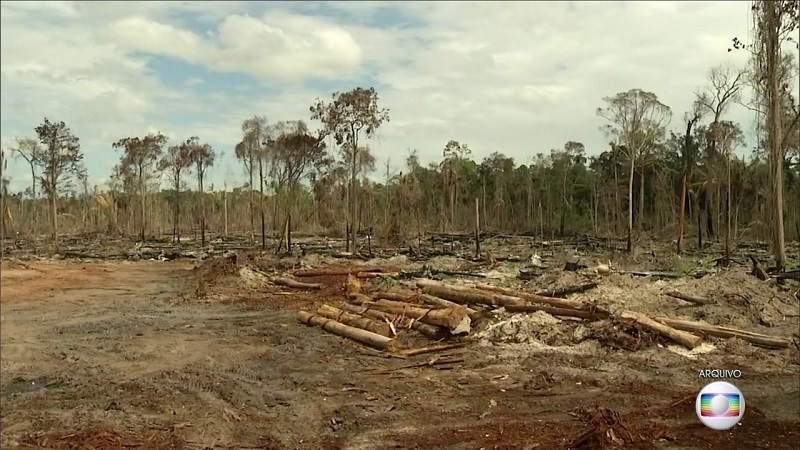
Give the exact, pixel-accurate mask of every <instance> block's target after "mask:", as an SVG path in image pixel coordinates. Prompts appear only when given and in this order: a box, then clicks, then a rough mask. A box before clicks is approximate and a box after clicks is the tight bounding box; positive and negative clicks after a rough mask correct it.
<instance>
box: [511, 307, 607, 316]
mask: <svg viewBox="0 0 800 450" xmlns="http://www.w3.org/2000/svg"><path fill="white" fill-rule="evenodd" d="M505 309H506V311H508V312H511V313H527V312H537V311H544V312H546V313H548V314H552V315H554V316H567V317H578V318H581V319H599V318H601V317H598V316H597V315H596V314H594V313H593V312H592V311H591V310H588V309H587V310H583V309H571V308H556V307H554V306H544V305H522V306H506V307H505Z"/></svg>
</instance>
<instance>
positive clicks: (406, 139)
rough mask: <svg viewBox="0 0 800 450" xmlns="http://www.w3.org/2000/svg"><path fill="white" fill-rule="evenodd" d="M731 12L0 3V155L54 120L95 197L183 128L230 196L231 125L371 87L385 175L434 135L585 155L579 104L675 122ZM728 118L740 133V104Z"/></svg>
mask: <svg viewBox="0 0 800 450" xmlns="http://www.w3.org/2000/svg"><path fill="white" fill-rule="evenodd" d="M748 14H749V11H748V4H747V3H746V2H691V3H675V2H644V3H637V2H624V3H621V2H617V3H601V2H554V3H549V2H513V3H504V2H468V3H467V2H464V3H459V2H383V3H382V2H343V3H339V2H142V3H140V2H81V3H73V2H2V24H1V26H0V33H2V40H1V41H0V42H2V70H0V72H1V75H2V80H0V81H2V83H1V84H0V87H1V88H2V93H1V94H2V95H0V107H1V108H2V114H1V115H0V120H1V121H2V123H1V125H2V145H3V146H4V148H6V149H8V148H10V146H13V144H14V139H15V138H16V137H32V136H33V128H34V127H35V126H36V125H38V124H39V123H41V121H42V118H43V117H45V116H46V117H48V118H50V119H52V120H63V121H65V122H66V123H67V125H69V126H70V127H71V128H72V130H73V131H74V132H75V133H76V135H78V136H79V138H80V139H81V142H82V145H83V149H84V152H85V153H86V163H87V167H88V170H89V175H90V180H91V182H92V183H93V184H96V185H98V187H99V188H100V189H104V188H105V187H106V182H107V177H108V174H109V171H110V169H111V168H112V167H113V165H114V164H116V162H117V161H118V158H119V153H118V152H115V151H113V150H112V149H111V143H112V142H114V141H116V140H118V139H120V138H123V137H127V136H143V135H145V134H147V133H148V132H152V131H160V132H162V133H164V134H165V135H167V136H168V137H169V138H170V139H171V142H173V143H174V142H178V141H181V140H183V139H186V138H188V137H189V136H193V135H197V136H199V137H200V139H201V140H203V141H205V142H208V143H210V144H211V145H212V146H213V147H214V148H215V149H216V150H217V151H218V152H219V153H221V154H223V156H222V157H221V158H220V159H219V161H218V163H217V165H216V167H215V168H214V169H213V171H212V172H211V174H210V177H211V180H210V183H208V184H209V185H210V184H212V183H213V184H214V185H215V186H221V185H222V183H223V181H225V180H227V183H228V185H229V186H231V185H236V184H241V183H242V182H243V181H244V176H243V170H242V167H241V165H240V164H239V163H238V162H237V161H236V160H235V159H234V158H232V157H231V154H232V150H233V148H234V146H235V145H236V143H237V142H238V141H239V140H240V139H241V123H242V121H243V120H245V119H247V118H248V117H252V116H253V115H256V114H258V115H264V116H266V117H267V119H268V120H269V121H270V122H273V123H274V122H277V121H281V120H297V119H303V120H306V121H307V122H309V124H310V125H312V126H316V124H315V123H313V122H310V121H309V112H308V108H309V106H310V105H311V104H312V103H313V102H314V100H315V99H316V98H317V97H320V98H323V99H326V100H327V99H329V98H330V95H331V94H332V93H333V92H335V91H345V90H349V89H352V88H355V87H358V86H362V87H369V86H373V87H375V88H376V89H377V91H378V94H379V96H380V104H381V106H383V107H387V108H389V110H390V116H391V121H390V122H389V123H387V124H385V125H384V126H383V127H382V129H381V130H380V132H379V133H378V134H377V135H376V136H375V138H374V139H372V140H370V141H369V142H368V144H369V145H370V147H371V148H372V150H373V152H374V153H375V155H376V157H377V159H378V167H381V168H382V167H383V166H384V164H385V162H386V161H387V160H389V161H390V163H391V165H392V167H393V170H395V171H397V170H402V165H401V164H402V163H403V161H404V160H405V157H406V155H407V154H408V151H409V150H410V149H417V150H418V151H419V154H420V156H421V158H422V160H423V162H426V163H427V162H430V161H434V160H437V159H438V158H440V156H441V150H442V148H443V147H444V145H445V143H446V142H447V141H449V140H451V139H455V140H458V141H461V142H464V143H466V144H467V145H469V146H470V147H471V148H472V149H473V154H474V155H476V157H477V158H483V157H485V156H488V155H489V154H490V153H492V152H494V151H500V152H504V153H506V154H508V155H510V156H513V157H514V158H515V159H516V161H517V162H519V163H525V162H527V161H529V160H530V159H531V158H532V157H534V156H535V154H536V153H539V152H542V153H549V151H550V149H552V148H560V147H562V146H563V144H564V143H565V142H567V141H569V140H577V141H581V142H583V143H584V144H586V146H587V149H588V152H589V154H597V153H599V152H601V151H603V150H605V147H606V143H607V141H608V139H607V137H606V136H604V135H603V133H602V132H601V131H600V127H601V126H602V125H603V121H602V119H600V118H599V117H597V115H596V114H595V110H596V109H597V107H599V106H602V98H603V97H605V96H612V95H614V94H615V93H617V92H620V91H624V90H628V89H631V88H642V89H645V90H648V91H652V92H655V93H656V94H657V95H658V96H659V98H660V99H661V100H662V101H663V102H664V103H665V104H667V105H669V106H670V107H671V108H672V110H673V114H674V119H673V121H672V123H671V126H670V128H671V129H675V130H678V129H681V128H682V123H681V122H682V119H681V118H682V115H683V113H684V112H685V111H686V110H687V109H688V108H689V107H690V105H691V102H692V99H693V96H694V91H696V90H698V89H701V88H702V87H703V86H705V85H706V84H707V81H706V75H707V73H708V70H709V69H710V68H711V67H712V66H716V65H719V64H732V65H735V66H743V65H744V63H745V62H746V55H744V54H743V53H740V52H732V53H728V52H727V47H728V46H729V43H730V40H731V38H732V37H733V36H740V37H746V36H747V35H748V26H749V16H748ZM609 24H614V25H613V26H609ZM727 118H728V119H730V120H735V121H738V122H740V123H742V124H743V126H744V128H745V130H746V131H748V132H749V131H750V130H752V126H751V125H752V119H753V118H752V114H750V113H749V112H748V111H747V110H745V109H744V108H742V107H739V106H734V107H732V108H731V109H730V110H729V112H728V116H727ZM383 174H384V169H381V170H378V171H377V172H376V174H375V176H376V177H379V178H382V177H383ZM9 175H10V178H11V182H12V189H22V188H24V187H26V186H28V185H29V183H30V175H29V172H28V170H27V168H26V167H25V166H24V165H23V164H22V163H20V162H19V161H11V164H10V171H9Z"/></svg>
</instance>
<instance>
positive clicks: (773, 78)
mask: <svg viewBox="0 0 800 450" xmlns="http://www.w3.org/2000/svg"><path fill="white" fill-rule="evenodd" d="M753 18H754V22H755V44H754V47H753V49H752V51H753V60H754V68H755V70H754V78H755V80H756V81H757V83H756V89H755V90H756V92H757V93H762V96H761V99H760V100H762V101H763V103H765V106H766V107H765V110H766V111H765V112H766V122H767V143H768V145H769V153H768V155H769V160H770V166H771V169H772V170H771V172H772V210H773V219H772V229H773V232H772V242H773V245H772V247H773V256H774V257H775V266H776V268H777V270H784V269H785V267H786V242H785V240H786V239H785V229H784V220H783V208H784V201H783V170H784V169H783V167H784V156H785V155H784V149H783V147H782V145H783V143H784V135H783V130H782V128H783V117H782V116H783V112H782V111H783V105H784V97H785V95H786V93H787V92H786V91H787V89H785V88H784V87H783V86H782V83H781V81H785V80H782V78H785V73H783V72H784V70H783V67H782V63H783V61H784V58H783V56H782V53H783V52H782V46H783V44H784V43H785V42H786V41H787V38H791V35H792V34H793V33H794V32H795V30H797V29H798V28H800V6H799V5H798V2H797V1H796V0H778V1H763V0H762V1H757V2H755V4H754V5H753Z"/></svg>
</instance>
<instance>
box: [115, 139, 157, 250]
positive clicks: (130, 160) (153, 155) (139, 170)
mask: <svg viewBox="0 0 800 450" xmlns="http://www.w3.org/2000/svg"><path fill="white" fill-rule="evenodd" d="M166 143H167V137H166V136H164V135H163V134H161V133H150V134H148V135H147V136H145V137H144V138H141V139H140V138H138V137H132V138H131V137H127V138H123V139H120V140H119V141H117V142H115V143H113V144H112V146H113V147H114V148H117V149H122V155H121V156H120V170H121V171H122V172H127V173H130V174H131V175H132V177H133V179H135V183H136V186H137V187H138V191H139V192H138V195H139V206H140V213H141V217H140V219H141V220H140V222H139V238H140V239H141V241H142V242H144V241H145V231H146V228H147V208H146V205H147V203H146V197H147V182H148V181H149V180H150V179H151V178H152V177H153V175H154V174H153V173H152V172H153V171H154V169H156V168H157V167H156V166H155V165H156V162H157V161H158V159H159V158H160V157H161V155H162V153H163V151H164V145H165V144H166Z"/></svg>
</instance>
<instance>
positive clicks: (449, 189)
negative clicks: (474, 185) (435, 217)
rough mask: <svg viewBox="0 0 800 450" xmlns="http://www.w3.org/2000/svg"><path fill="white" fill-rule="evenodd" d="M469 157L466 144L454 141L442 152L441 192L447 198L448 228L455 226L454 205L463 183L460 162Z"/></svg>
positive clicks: (468, 149) (446, 145) (470, 153)
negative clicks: (448, 210)
mask: <svg viewBox="0 0 800 450" xmlns="http://www.w3.org/2000/svg"><path fill="white" fill-rule="evenodd" d="M470 156H472V150H470V148H469V147H468V146H467V144H461V143H459V142H458V141H454V140H450V141H448V142H447V144H445V146H444V149H443V150H442V157H443V159H442V164H441V165H440V167H441V171H442V183H443V184H444V186H443V187H444V189H443V192H444V193H446V195H447V196H448V202H447V205H448V206H449V209H450V221H449V222H450V227H453V226H455V221H456V205H457V204H458V193H459V187H460V186H461V182H462V181H463V175H462V173H461V172H462V162H463V161H464V160H466V159H469V157H470ZM442 212H444V211H442Z"/></svg>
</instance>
